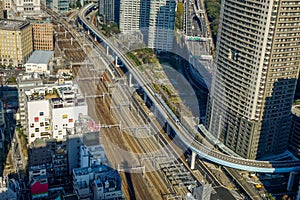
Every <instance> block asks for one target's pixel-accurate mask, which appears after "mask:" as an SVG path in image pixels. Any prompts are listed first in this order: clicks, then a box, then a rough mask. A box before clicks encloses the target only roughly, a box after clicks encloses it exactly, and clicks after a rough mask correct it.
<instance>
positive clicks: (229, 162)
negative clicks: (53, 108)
mask: <svg viewBox="0 0 300 200" xmlns="http://www.w3.org/2000/svg"><path fill="white" fill-rule="evenodd" d="M93 9H96V6H94V4H93V3H90V4H88V5H86V6H85V7H84V8H83V9H81V10H80V12H79V16H78V22H79V24H81V25H82V26H83V28H84V29H85V30H86V31H88V33H89V34H91V35H92V36H93V37H94V38H95V40H96V41H98V42H100V43H101V44H102V45H103V47H104V48H107V49H108V51H109V53H110V54H111V55H112V56H113V57H117V58H118V60H119V61H120V62H121V63H122V65H123V66H124V67H126V68H127V70H128V71H129V73H130V74H131V75H132V77H133V78H132V79H134V80H135V81H136V82H137V84H138V85H139V87H140V88H142V90H143V93H144V101H145V102H146V101H150V102H151V103H152V108H153V107H154V108H155V110H154V112H156V113H159V114H160V116H163V118H164V119H165V126H166V130H167V133H168V134H169V133H170V132H171V131H172V132H174V133H175V135H176V136H177V137H179V138H180V140H181V141H182V143H183V144H184V145H186V146H187V147H188V148H189V149H190V150H191V151H192V152H193V156H192V157H193V158H194V159H195V154H198V155H199V156H200V157H202V158H204V159H206V160H209V161H211V162H214V163H217V164H220V165H223V166H227V167H231V168H235V169H240V170H246V171H253V172H260V173H288V172H300V161H258V160H249V159H243V158H238V157H234V156H231V155H226V154H224V153H222V152H219V151H217V150H213V149H211V148H209V147H207V146H205V145H203V144H201V143H200V142H199V141H197V140H196V139H195V138H194V135H193V134H192V133H191V132H189V131H188V130H187V129H186V128H185V127H184V126H183V125H182V124H181V123H180V121H179V119H177V117H176V116H174V114H173V113H172V111H170V109H168V108H166V107H165V104H164V103H163V102H161V100H160V99H159V97H158V95H157V94H156V93H155V92H154V91H155V90H154V88H152V86H151V84H150V83H149V82H148V80H146V79H145V78H144V77H143V76H142V75H141V74H140V72H139V71H138V69H137V68H136V66H135V65H134V64H133V63H132V62H131V60H129V59H128V58H127V57H126V56H125V55H124V54H123V53H122V52H121V51H120V50H119V49H118V47H116V46H114V44H113V43H112V42H111V41H110V40H109V39H107V38H106V37H105V36H104V35H103V34H102V33H101V32H100V31H99V30H98V29H97V28H96V27H95V26H94V25H93V24H90V22H89V21H88V20H87V19H86V16H87V14H89V13H90V12H91V11H92V10H93Z"/></svg>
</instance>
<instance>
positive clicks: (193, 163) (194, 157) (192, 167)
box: [191, 151, 196, 170]
mask: <svg viewBox="0 0 300 200" xmlns="http://www.w3.org/2000/svg"><path fill="white" fill-rule="evenodd" d="M195 162H196V153H195V152H194V151H192V159H191V170H194V169H195Z"/></svg>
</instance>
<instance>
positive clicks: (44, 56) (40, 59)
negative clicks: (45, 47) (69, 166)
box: [27, 51, 53, 64]
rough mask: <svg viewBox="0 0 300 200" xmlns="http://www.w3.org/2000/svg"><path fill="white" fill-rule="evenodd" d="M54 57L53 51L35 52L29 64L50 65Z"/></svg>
mask: <svg viewBox="0 0 300 200" xmlns="http://www.w3.org/2000/svg"><path fill="white" fill-rule="evenodd" d="M52 55H53V51H34V52H33V53H32V55H31V56H30V58H29V59H28V61H27V63H31V64H32V63H33V64H48V62H49V60H50V59H51V57H52Z"/></svg>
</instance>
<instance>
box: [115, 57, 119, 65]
mask: <svg viewBox="0 0 300 200" xmlns="http://www.w3.org/2000/svg"><path fill="white" fill-rule="evenodd" d="M115 65H116V66H117V67H119V65H118V56H116V58H115Z"/></svg>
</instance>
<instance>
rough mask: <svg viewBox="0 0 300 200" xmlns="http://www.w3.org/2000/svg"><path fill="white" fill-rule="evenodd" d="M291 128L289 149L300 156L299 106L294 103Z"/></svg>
mask: <svg viewBox="0 0 300 200" xmlns="http://www.w3.org/2000/svg"><path fill="white" fill-rule="evenodd" d="M292 116H293V118H292V128H291V135H290V149H291V151H292V152H293V153H294V154H295V155H298V156H300V106H299V105H295V106H293V108H292Z"/></svg>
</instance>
